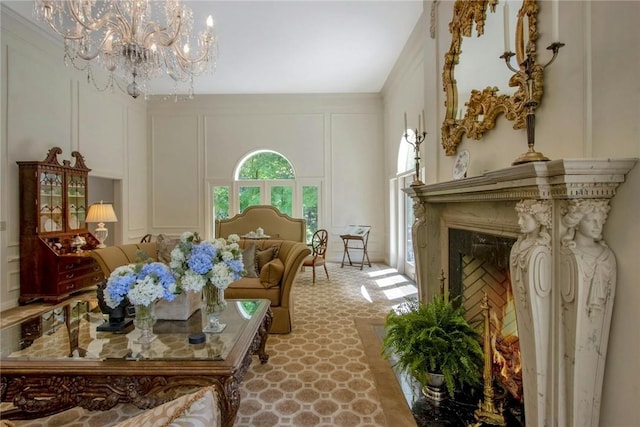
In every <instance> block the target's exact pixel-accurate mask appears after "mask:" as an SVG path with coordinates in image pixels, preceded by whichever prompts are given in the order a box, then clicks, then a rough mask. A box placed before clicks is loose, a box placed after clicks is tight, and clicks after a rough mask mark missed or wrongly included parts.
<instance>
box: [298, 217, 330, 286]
mask: <svg viewBox="0 0 640 427" xmlns="http://www.w3.org/2000/svg"><path fill="white" fill-rule="evenodd" d="M328 240H329V233H328V232H327V230H322V229H321V230H318V231H316V232H315V233H313V237H312V238H311V255H309V256H307V257H306V258H305V259H304V261H303V262H302V268H303V269H304V268H305V267H311V268H312V269H313V283H314V284H315V283H316V267H320V266H323V267H324V272H325V273H326V275H327V280H329V272H328V271H327V265H326V263H325V257H326V254H327V242H328Z"/></svg>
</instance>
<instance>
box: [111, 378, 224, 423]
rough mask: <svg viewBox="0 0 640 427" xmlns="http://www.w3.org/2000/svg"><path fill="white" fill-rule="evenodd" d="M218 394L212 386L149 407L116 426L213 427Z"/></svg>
mask: <svg viewBox="0 0 640 427" xmlns="http://www.w3.org/2000/svg"><path fill="white" fill-rule="evenodd" d="M220 418H221V417H220V410H219V409H218V395H217V394H216V391H215V389H214V388H213V386H211V387H205V388H202V389H200V390H198V391H196V392H195V393H191V394H187V395H185V396H182V397H179V398H177V399H175V400H171V401H169V402H167V403H164V404H162V405H160V406H157V407H155V408H151V409H149V410H147V411H145V412H143V413H141V414H139V415H137V416H135V417H133V418H129V419H128V420H126V421H123V422H121V423H119V424H117V425H116V427H140V426H154V427H159V426H162V427H177V426H184V427H186V426H190V427H213V426H219V425H220V421H221V420H220Z"/></svg>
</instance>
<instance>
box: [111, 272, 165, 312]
mask: <svg viewBox="0 0 640 427" xmlns="http://www.w3.org/2000/svg"><path fill="white" fill-rule="evenodd" d="M175 292H176V280H175V278H174V277H173V274H172V273H171V270H169V268H168V267H167V266H166V265H164V264H163V263H161V262H151V263H146V264H128V265H123V266H120V267H117V268H116V269H115V270H113V271H112V272H111V274H110V275H109V279H108V280H107V286H106V288H105V290H104V300H105V302H106V303H107V305H108V306H109V307H111V308H116V307H118V305H119V304H120V303H121V302H122V300H123V299H124V298H125V297H127V298H128V299H129V302H130V303H131V304H133V305H142V306H149V305H151V304H152V303H154V302H156V301H157V300H159V299H166V300H167V301H173V299H174V298H175Z"/></svg>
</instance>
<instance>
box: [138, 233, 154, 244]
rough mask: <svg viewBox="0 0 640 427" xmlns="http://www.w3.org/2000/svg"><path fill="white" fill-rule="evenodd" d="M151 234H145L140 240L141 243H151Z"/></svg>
mask: <svg viewBox="0 0 640 427" xmlns="http://www.w3.org/2000/svg"><path fill="white" fill-rule="evenodd" d="M151 237H152V236H151V234H145V235H144V236H142V239H140V243H149V242H151Z"/></svg>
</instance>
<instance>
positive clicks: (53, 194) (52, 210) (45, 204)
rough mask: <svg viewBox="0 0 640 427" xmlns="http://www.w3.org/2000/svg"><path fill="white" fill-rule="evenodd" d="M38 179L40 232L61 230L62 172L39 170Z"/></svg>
mask: <svg viewBox="0 0 640 427" xmlns="http://www.w3.org/2000/svg"><path fill="white" fill-rule="evenodd" d="M39 180H40V185H39V191H40V194H39V195H38V209H39V212H40V214H39V218H40V232H42V233H52V232H59V231H62V228H63V227H62V174H61V173H54V172H40V173H39Z"/></svg>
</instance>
